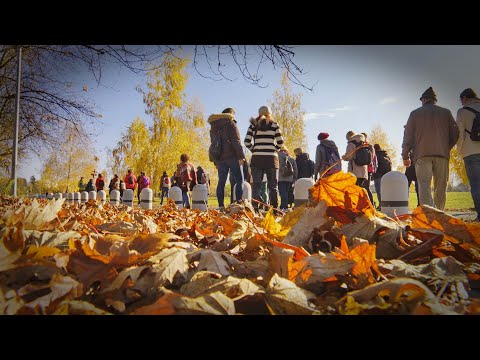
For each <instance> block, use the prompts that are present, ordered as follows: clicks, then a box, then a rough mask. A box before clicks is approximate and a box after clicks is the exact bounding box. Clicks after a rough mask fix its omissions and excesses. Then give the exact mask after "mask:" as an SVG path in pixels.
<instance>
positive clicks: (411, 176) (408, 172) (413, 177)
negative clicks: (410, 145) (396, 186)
mask: <svg viewBox="0 0 480 360" xmlns="http://www.w3.org/2000/svg"><path fill="white" fill-rule="evenodd" d="M412 158H413V155H411V154H410V159H412ZM405 176H406V177H407V181H408V193H409V194H410V185H412V182H413V181H414V182H415V193H416V194H417V207H418V206H420V195H419V193H418V180H417V173H416V172H415V164H414V163H412V164H410V166H408V167H406V168H405Z"/></svg>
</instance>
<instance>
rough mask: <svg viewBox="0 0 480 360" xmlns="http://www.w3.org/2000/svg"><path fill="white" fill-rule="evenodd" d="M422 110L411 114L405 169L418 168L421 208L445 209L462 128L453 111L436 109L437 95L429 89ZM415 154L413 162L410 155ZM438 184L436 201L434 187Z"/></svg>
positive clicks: (405, 138)
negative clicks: (452, 156)
mask: <svg viewBox="0 0 480 360" xmlns="http://www.w3.org/2000/svg"><path fill="white" fill-rule="evenodd" d="M420 101H421V102H422V106H421V107H419V108H418V109H416V110H414V111H412V112H411V113H410V117H409V118H408V121H407V125H406V126H405V132H404V134H403V144H402V158H403V164H404V165H405V166H407V167H408V166H410V164H411V162H413V163H414V164H415V171H416V173H417V180H418V187H419V188H418V190H419V193H420V205H430V206H435V207H436V208H437V209H440V210H443V209H445V200H446V191H447V181H448V162H449V160H450V150H451V149H452V147H454V146H455V144H456V142H457V140H458V127H457V124H456V123H455V119H454V118H453V116H452V113H451V111H450V110H448V109H445V108H442V107H440V106H437V105H435V103H436V102H437V95H436V94H435V92H434V91H433V89H432V88H431V87H429V88H428V89H427V90H426V91H425V92H424V93H423V94H422V96H421V97H420ZM412 150H413V154H414V155H413V159H410V156H409V153H410V151H412ZM432 176H433V184H434V190H435V193H434V198H433V199H432V193H431V188H430V184H431V182H432Z"/></svg>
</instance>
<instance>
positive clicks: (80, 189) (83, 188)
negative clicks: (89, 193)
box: [78, 176, 85, 192]
mask: <svg viewBox="0 0 480 360" xmlns="http://www.w3.org/2000/svg"><path fill="white" fill-rule="evenodd" d="M78 191H79V192H82V191H85V183H84V182H83V176H82V177H81V178H80V180H79V181H78Z"/></svg>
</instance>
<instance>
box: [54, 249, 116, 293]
mask: <svg viewBox="0 0 480 360" xmlns="http://www.w3.org/2000/svg"><path fill="white" fill-rule="evenodd" d="M70 251H71V250H70ZM58 255H59V254H57V255H56V257H58ZM59 261H60V260H59ZM61 263H65V259H63V258H62V260H61ZM67 270H68V272H71V273H73V274H75V275H77V278H78V279H79V280H80V281H81V282H82V283H83V285H84V288H85V289H88V288H89V287H90V285H92V284H93V283H95V282H97V281H98V282H100V283H103V282H111V281H113V280H114V279H115V278H116V277H117V275H118V273H117V271H116V270H115V268H114V267H113V265H111V264H108V261H107V263H105V262H103V261H100V260H98V259H95V258H91V257H89V256H88V255H86V254H85V252H84V251H83V248H82V247H78V248H77V249H76V250H74V251H73V252H72V253H70V255H69V257H68V264H67Z"/></svg>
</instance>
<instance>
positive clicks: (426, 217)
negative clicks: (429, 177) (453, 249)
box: [412, 205, 480, 245]
mask: <svg viewBox="0 0 480 360" xmlns="http://www.w3.org/2000/svg"><path fill="white" fill-rule="evenodd" d="M412 219H413V225H412V226H413V227H418V228H425V229H437V230H440V231H442V232H443V233H444V234H445V239H446V240H448V241H451V242H452V243H455V244H458V243H459V242H464V241H465V242H474V243H476V244H477V245H479V244H480V224H467V223H465V222H464V221H463V220H460V219H457V218H455V217H453V216H450V215H448V214H446V213H445V212H443V211H441V210H438V209H435V208H433V207H431V206H428V205H422V206H419V207H417V208H416V209H415V210H414V211H413V214H412Z"/></svg>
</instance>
